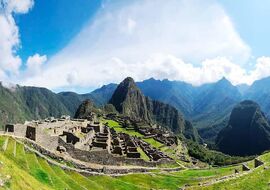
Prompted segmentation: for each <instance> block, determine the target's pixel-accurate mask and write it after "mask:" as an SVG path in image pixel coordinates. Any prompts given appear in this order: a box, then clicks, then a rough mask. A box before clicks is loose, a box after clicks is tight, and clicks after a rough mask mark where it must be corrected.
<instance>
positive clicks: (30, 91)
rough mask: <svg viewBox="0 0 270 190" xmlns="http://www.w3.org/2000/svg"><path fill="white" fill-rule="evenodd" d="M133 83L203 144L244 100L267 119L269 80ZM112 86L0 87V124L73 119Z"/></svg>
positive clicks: (106, 97)
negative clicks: (77, 89) (86, 89)
mask: <svg viewBox="0 0 270 190" xmlns="http://www.w3.org/2000/svg"><path fill="white" fill-rule="evenodd" d="M136 84H137V86H138V88H139V89H140V90H141V91H142V93H143V94H144V95H145V96H148V97H150V98H151V99H152V100H157V101H160V102H164V103H167V104H169V105H172V106H174V107H175V108H176V109H177V110H178V111H180V112H181V113H182V114H183V115H184V116H185V118H186V119H188V120H190V121H192V124H193V126H194V127H196V128H198V130H199V133H200V135H201V137H202V138H203V139H205V140H206V141H207V142H214V140H215V138H216V136H217V134H218V132H219V131H220V130H221V129H222V128H224V127H225V126H226V125H227V123H228V120H229V115H230V113H231V111H232V109H233V107H234V106H235V105H236V104H238V103H239V102H240V101H242V100H244V99H250V100H254V101H255V102H257V103H258V104H259V105H260V106H261V108H262V111H263V112H264V113H265V114H266V116H267V117H268V118H269V116H270V85H269V84H270V77H268V78H264V79H261V80H258V81H256V82H254V84H253V85H251V86H250V87H248V88H247V87H246V86H243V85H242V86H233V85H232V84H231V83H230V82H229V81H228V80H227V79H225V78H223V79H221V80H219V81H217V82H216V83H210V84H204V85H202V86H198V87H195V86H192V85H191V84H188V83H185V82H181V81H169V80H155V79H153V78H151V79H148V80H145V81H142V82H137V83H136ZM116 87H117V84H108V85H104V86H102V87H101V88H98V89H96V90H94V91H93V92H91V93H88V94H77V93H74V92H61V93H58V94H56V93H53V92H52V91H50V90H48V89H45V88H38V87H21V86H17V87H14V88H12V89H8V88H5V87H3V86H2V85H1V86H0V93H1V94H0V95H1V99H0V111H1V115H0V116H1V122H2V124H4V123H7V122H18V121H20V122H21V121H24V120H25V119H27V120H29V119H38V118H44V117H47V116H60V115H61V114H69V115H72V116H73V115H74V114H75V112H76V110H77V108H78V106H79V105H80V104H81V103H82V101H83V100H85V99H90V100H91V101H93V102H94V103H95V105H97V106H102V105H104V104H106V103H107V102H108V101H109V100H110V98H111V97H112V95H113V93H114V91H115V89H116Z"/></svg>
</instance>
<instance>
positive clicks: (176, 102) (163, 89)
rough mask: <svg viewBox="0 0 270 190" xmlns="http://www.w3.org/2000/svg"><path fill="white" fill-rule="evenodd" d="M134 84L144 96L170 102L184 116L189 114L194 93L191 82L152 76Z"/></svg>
mask: <svg viewBox="0 0 270 190" xmlns="http://www.w3.org/2000/svg"><path fill="white" fill-rule="evenodd" d="M136 84H137V86H138V87H139V88H140V90H141V91H142V92H143V94H144V95H145V96H148V97H150V98H151V99H153V100H158V101H161V102H164V103H167V104H170V105H172V106H174V107H175V108H177V109H178V110H179V111H181V112H182V113H183V114H184V115H185V116H191V113H192V109H193V101H194V93H195V90H194V87H193V86H192V85H191V84H188V83H185V82H180V81H169V80H167V79H165V80H155V79H154V78H150V79H148V80H144V81H142V82H137V83H136Z"/></svg>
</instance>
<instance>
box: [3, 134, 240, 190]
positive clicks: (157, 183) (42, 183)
mask: <svg viewBox="0 0 270 190" xmlns="http://www.w3.org/2000/svg"><path fill="white" fill-rule="evenodd" d="M0 147H1V152H0V179H1V180H3V181H5V183H4V185H3V186H2V187H1V188H2V189H76V190H77V189H109V190H110V189H178V188H179V187H182V186H184V185H185V184H190V185H192V184H193V185H196V184H198V183H199V182H202V181H206V180H209V179H213V178H216V177H218V176H223V175H229V174H232V173H233V170H234V168H235V167H226V168H216V169H209V170H183V171H179V172H171V173H167V172H159V171H158V169H157V171H156V172H153V173H147V174H129V175H124V176H118V177H112V176H105V175H100V176H99V175H97V176H84V175H81V174H79V173H77V172H74V171H66V170H63V169H62V168H60V167H58V166H55V165H51V164H49V163H48V162H47V161H46V160H45V159H43V158H41V157H38V156H37V155H36V154H35V153H33V152H30V151H28V150H27V149H26V148H25V147H24V145H23V144H21V143H19V142H17V141H16V140H15V139H13V138H12V137H6V136H0Z"/></svg>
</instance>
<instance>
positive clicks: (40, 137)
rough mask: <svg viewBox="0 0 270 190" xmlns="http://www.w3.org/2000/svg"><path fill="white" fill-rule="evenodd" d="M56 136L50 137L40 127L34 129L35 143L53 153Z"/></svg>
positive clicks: (56, 141) (56, 142) (56, 143)
mask: <svg viewBox="0 0 270 190" xmlns="http://www.w3.org/2000/svg"><path fill="white" fill-rule="evenodd" d="M58 139H59V137H58V136H51V135H49V134H47V133H46V131H44V130H43V129H42V128H41V127H37V128H36V142H37V143H38V144H40V145H41V146H43V147H45V148H47V149H49V150H51V151H54V150H56V148H57V146H58V141H59V140H58Z"/></svg>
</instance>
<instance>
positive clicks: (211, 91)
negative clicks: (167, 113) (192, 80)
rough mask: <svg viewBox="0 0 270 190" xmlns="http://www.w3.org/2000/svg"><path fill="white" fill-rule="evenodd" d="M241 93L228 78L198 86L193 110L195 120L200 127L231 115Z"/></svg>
mask: <svg viewBox="0 0 270 190" xmlns="http://www.w3.org/2000/svg"><path fill="white" fill-rule="evenodd" d="M240 101H241V94H240V92H239V91H238V89H237V88H236V87H235V86H233V85H232V84H231V83H230V82H229V81H228V80H227V79H226V78H222V79H221V80H219V81H218V82H216V83H211V84H205V85H202V86H200V87H198V95H197V97H196V98H195V102H194V110H193V114H192V117H193V122H194V123H195V124H196V126H197V127H199V128H204V127H208V126H212V125H215V124H217V123H219V122H221V121H222V120H223V119H224V118H225V117H227V116H228V115H229V113H230V112H231V110H232V108H233V106H234V105H236V104H237V103H238V102H240Z"/></svg>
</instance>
